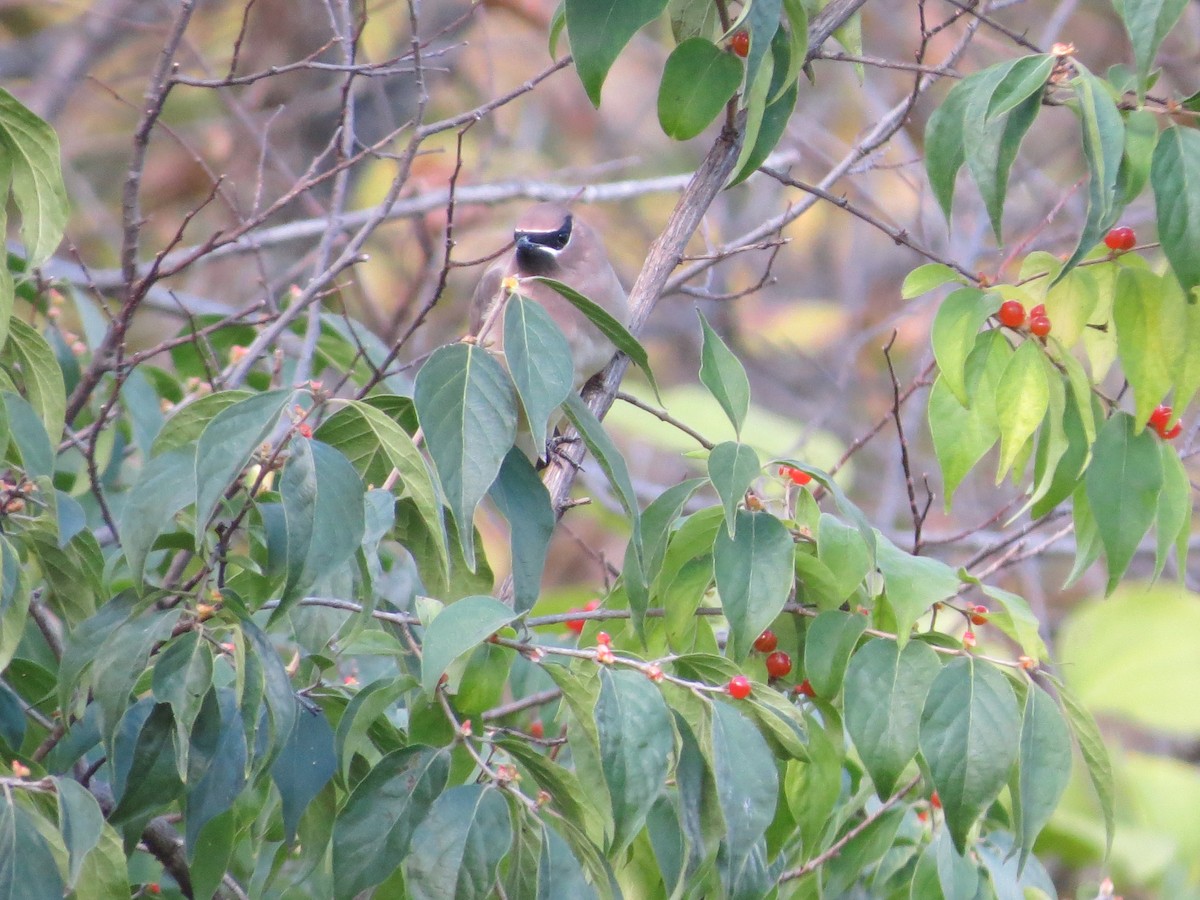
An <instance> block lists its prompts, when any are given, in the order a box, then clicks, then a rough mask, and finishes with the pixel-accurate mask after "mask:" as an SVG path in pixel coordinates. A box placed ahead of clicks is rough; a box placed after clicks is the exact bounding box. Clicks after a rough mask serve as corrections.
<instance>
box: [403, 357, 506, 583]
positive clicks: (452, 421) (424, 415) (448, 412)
mask: <svg viewBox="0 0 1200 900" xmlns="http://www.w3.org/2000/svg"><path fill="white" fill-rule="evenodd" d="M413 402H414V403H415V404H416V407H417V417H418V418H419V419H420V422H421V428H422V429H423V430H424V432H425V443H426V445H427V446H428V447H429V454H430V456H432V457H433V464H434V466H435V467H436V468H437V473H438V478H439V479H440V480H441V483H442V489H443V491H444V493H445V495H446V502H447V503H448V504H449V505H450V512H451V514H452V515H453V516H454V521H455V523H456V524H457V525H458V535H459V540H460V541H461V543H462V549H463V556H464V558H465V559H466V562H467V567H468V568H469V569H470V570H471V571H474V570H475V528H474V525H473V519H474V516H475V507H476V506H478V505H479V501H480V500H482V499H483V495H484V494H486V493H487V490H488V488H489V487H491V485H492V482H493V481H495V479H496V473H497V472H499V471H500V464H501V463H502V462H503V461H504V456H505V454H507V453H508V450H509V448H510V447H512V445H513V440H514V439H515V438H516V432H517V402H516V392H515V391H514V389H513V385H512V380H511V379H510V378H509V377H508V373H507V372H505V371H504V369H502V368H501V367H500V364H499V363H497V362H496V361H495V360H494V359H493V358H492V357H491V355H490V354H488V352H487V351H486V350H482V349H480V348H479V347H476V346H474V345H471V344H451V345H450V346H448V347H441V348H439V349H437V350H435V351H434V352H433V354H432V355H431V356H430V357H429V359H427V360H426V361H425V365H423V366H421V371H420V372H418V373H417V380H416V384H415V386H414V388H413Z"/></svg>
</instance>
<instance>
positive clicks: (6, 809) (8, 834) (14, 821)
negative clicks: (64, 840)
mask: <svg viewBox="0 0 1200 900" xmlns="http://www.w3.org/2000/svg"><path fill="white" fill-rule="evenodd" d="M39 822H40V824H41V825H42V827H43V828H45V829H46V830H47V831H48V832H51V833H52V832H53V830H54V825H53V824H52V823H50V822H47V821H45V820H44V819H41V817H36V818H35V816H34V814H33V813H31V812H30V811H29V810H27V809H25V808H24V807H22V806H19V805H18V804H17V803H16V802H15V800H14V798H13V792H12V791H11V790H5V791H0V897H2V898H4V900H59V898H61V897H62V896H63V883H62V875H60V874H59V871H58V864H57V863H56V862H55V861H54V855H53V854H52V853H51V852H50V846H49V845H48V844H47V843H46V839H45V838H44V837H42V832H41V830H40V829H39V827H38V825H39Z"/></svg>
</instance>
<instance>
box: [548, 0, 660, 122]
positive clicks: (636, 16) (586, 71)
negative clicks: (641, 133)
mask: <svg viewBox="0 0 1200 900" xmlns="http://www.w3.org/2000/svg"><path fill="white" fill-rule="evenodd" d="M666 5H667V0H566V4H565V6H566V14H567V34H568V35H569V36H570V38H571V53H572V54H573V55H574V57H575V70H576V72H578V73H579V80H580V81H582V82H583V89H584V90H585V91H587V95H588V99H589V100H591V101H592V106H599V105H600V89H601V88H602V87H603V86H604V79H605V78H607V77H608V70H609V69H610V68H611V67H612V64H613V63H614V62H615V61H616V59H617V57H618V56H619V55H620V53H621V50H623V49H624V47H625V45H626V44H627V43H629V40H630V38H632V37H633V36H634V34H636V33H637V31H638V30H639V29H640V28H641V27H642V26H643V25H647V24H649V23H650V22H652V21H654V20H655V19H656V18H658V16H659V14H660V13H661V12H662V11H663V10H664V9H665V8H666Z"/></svg>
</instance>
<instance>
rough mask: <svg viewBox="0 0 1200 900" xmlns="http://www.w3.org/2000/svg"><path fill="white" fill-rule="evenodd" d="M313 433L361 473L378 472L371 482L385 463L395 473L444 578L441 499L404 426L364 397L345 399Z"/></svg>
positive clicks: (385, 469) (367, 475)
mask: <svg viewBox="0 0 1200 900" xmlns="http://www.w3.org/2000/svg"><path fill="white" fill-rule="evenodd" d="M315 437H317V438H319V439H320V440H322V441H324V442H325V443H327V444H329V445H330V446H332V447H336V448H337V449H338V450H340V451H341V452H342V453H343V454H344V455H345V457H346V458H347V459H348V460H350V462H351V463H352V464H353V465H354V467H355V468H356V469H357V470H358V472H359V474H361V475H362V476H363V478H367V479H371V478H373V477H378V481H376V482H375V483H382V481H383V480H384V479H385V478H386V477H387V474H388V473H390V470H391V469H393V468H394V469H395V470H396V471H397V472H399V473H400V480H399V484H400V486H401V492H400V496H401V497H407V498H409V499H411V500H412V501H413V503H414V505H415V506H416V509H417V512H418V514H419V515H420V517H421V521H422V522H424V523H425V527H426V530H427V532H428V534H429V536H430V537H431V538H432V541H433V547H434V550H435V551H436V554H437V558H438V562H439V564H440V566H441V569H442V572H443V578H448V577H449V571H450V558H449V552H448V550H447V547H446V525H445V522H444V521H443V520H442V503H441V500H440V499H439V498H438V493H437V487H436V486H435V485H434V482H433V476H432V475H431V474H430V471H429V467H428V465H426V463H425V459H424V457H422V456H421V452H420V451H419V450H418V449H417V446H416V444H414V443H413V439H412V438H411V437H410V436H409V435H408V432H406V431H405V430H404V429H403V428H401V427H400V425H398V424H397V423H396V422H395V420H393V419H392V418H391V417H390V416H388V415H387V413H385V412H383V410H381V409H378V408H377V407H375V406H372V405H371V404H370V403H366V402H362V401H350V402H348V403H347V405H346V406H345V407H344V408H343V409H340V410H338V411H337V412H336V413H335V414H334V415H332V416H331V417H330V418H329V419H327V420H326V421H325V422H323V423H322V424H321V427H320V428H318V429H317V432H316V434H315ZM377 457H379V460H378V461H379V463H380V464H379V465H378V466H377V465H375V461H376V458H377Z"/></svg>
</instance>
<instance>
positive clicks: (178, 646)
mask: <svg viewBox="0 0 1200 900" xmlns="http://www.w3.org/2000/svg"><path fill="white" fill-rule="evenodd" d="M212 675H213V659H212V651H211V650H210V649H209V646H208V643H207V642H206V641H204V640H201V638H200V635H199V633H198V632H195V631H188V632H185V633H184V634H181V635H180V636H179V637H178V638H176V639H175V640H173V641H172V642H171V643H169V644H167V646H166V647H163V648H160V652H159V654H158V658H157V659H156V660H155V663H154V677H153V680H152V682H151V685H152V690H153V692H154V698H155V700H157V701H158V702H160V703H166V704H169V705H170V707H171V712H172V714H173V718H174V720H175V725H176V728H177V729H178V736H179V741H177V746H176V750H177V751H178V761H179V772H180V775H184V774H186V773H187V751H188V735H189V734H191V732H192V725H193V724H194V723H195V721H196V717H197V716H198V715H199V714H200V708H201V706H202V705H203V704H204V698H205V696H206V695H207V694H208V691H209V688H211V687H212V683H213V679H212Z"/></svg>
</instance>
